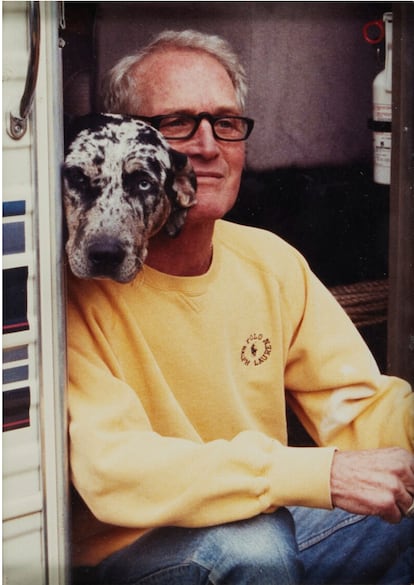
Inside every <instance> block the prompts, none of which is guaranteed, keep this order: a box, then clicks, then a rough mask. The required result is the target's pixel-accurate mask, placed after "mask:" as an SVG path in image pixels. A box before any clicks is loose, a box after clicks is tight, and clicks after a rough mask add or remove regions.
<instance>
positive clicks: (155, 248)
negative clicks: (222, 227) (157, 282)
mask: <svg viewBox="0 0 414 585" xmlns="http://www.w3.org/2000/svg"><path fill="white" fill-rule="evenodd" d="M213 232H214V222H211V223H210V222H209V223H206V222H203V223H201V222H200V223H194V224H191V225H189V224H186V225H185V226H184V228H183V230H182V232H181V233H180V234H179V235H178V236H177V237H176V238H170V237H169V236H168V235H167V234H165V232H162V231H161V232H159V233H158V234H157V235H155V236H154V237H153V238H151V240H150V243H149V247H148V256H147V259H146V262H145V263H146V264H148V266H150V267H151V268H154V269H155V270H158V271H159V272H164V273H165V274H171V275H172V276H200V275H201V274H205V273H206V272H207V270H208V269H209V267H210V264H211V260H212V255H213V245H212V239H213Z"/></svg>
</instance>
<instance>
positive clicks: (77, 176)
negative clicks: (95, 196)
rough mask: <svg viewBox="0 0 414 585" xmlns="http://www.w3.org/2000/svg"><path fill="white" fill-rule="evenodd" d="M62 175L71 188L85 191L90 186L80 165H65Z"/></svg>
mask: <svg viewBox="0 0 414 585" xmlns="http://www.w3.org/2000/svg"><path fill="white" fill-rule="evenodd" d="M63 176H64V178H65V179H66V181H67V183H68V185H69V187H70V188H71V189H77V190H79V191H86V190H87V189H88V188H89V187H90V180H89V177H87V176H86V175H85V173H84V172H83V171H82V169H81V168H80V167H65V168H64V169H63Z"/></svg>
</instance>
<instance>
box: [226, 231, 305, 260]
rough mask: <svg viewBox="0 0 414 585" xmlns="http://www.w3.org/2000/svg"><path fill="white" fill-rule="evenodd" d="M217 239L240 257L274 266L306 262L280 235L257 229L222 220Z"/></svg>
mask: <svg viewBox="0 0 414 585" xmlns="http://www.w3.org/2000/svg"><path fill="white" fill-rule="evenodd" d="M215 238H216V239H217V240H218V241H220V243H221V244H222V245H224V246H225V247H226V248H228V249H231V250H233V251H234V253H235V254H237V255H239V256H244V257H245V258H250V259H251V260H254V261H259V262H260V261H262V262H263V263H266V262H268V261H270V262H271V263H272V265H275V261H276V260H277V263H279V264H280V263H282V264H283V263H284V261H286V262H287V263H291V262H295V263H296V262H300V263H301V262H304V259H303V257H302V256H301V254H300V253H299V252H298V251H297V250H296V249H295V248H294V247H293V246H291V245H290V244H289V243H288V242H286V241H285V240H283V239H282V238H281V237H279V236H278V235H276V234H274V233H273V232H270V231H268V230H264V229H261V228H257V227H251V226H246V225H240V224H236V223H233V222H229V221H225V220H221V221H218V222H217V224H216V231H215Z"/></svg>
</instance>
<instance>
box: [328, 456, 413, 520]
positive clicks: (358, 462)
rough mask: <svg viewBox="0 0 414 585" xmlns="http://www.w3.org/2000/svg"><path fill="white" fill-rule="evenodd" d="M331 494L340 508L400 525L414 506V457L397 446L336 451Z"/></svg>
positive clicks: (333, 501) (333, 500) (336, 505)
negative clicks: (378, 517)
mask: <svg viewBox="0 0 414 585" xmlns="http://www.w3.org/2000/svg"><path fill="white" fill-rule="evenodd" d="M331 494H332V503H333V505H334V506H335V507H337V508H342V509H343V510H347V511H348V512H352V513H354V514H370V515H376V516H380V517H381V518H383V519H384V520H386V521H387V522H392V523H396V522H399V521H400V520H401V518H402V517H403V516H404V515H405V513H406V512H407V510H408V509H409V508H410V506H411V505H412V504H413V497H414V456H413V455H411V454H410V453H408V451H406V450H405V449H400V448H398V447H395V448H394V447H393V448H390V449H372V450H367V451H337V452H336V453H335V455H334V459H333V463H332V470H331Z"/></svg>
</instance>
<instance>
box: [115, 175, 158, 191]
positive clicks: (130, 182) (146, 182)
mask: <svg viewBox="0 0 414 585" xmlns="http://www.w3.org/2000/svg"><path fill="white" fill-rule="evenodd" d="M122 182H123V185H124V189H125V191H126V192H127V193H129V194H130V195H136V196H139V195H140V194H143V193H148V192H149V191H151V190H152V189H153V188H154V182H153V181H152V179H151V178H150V177H149V176H148V174H147V173H145V172H143V171H133V172H132V173H124V174H123V177H122Z"/></svg>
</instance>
